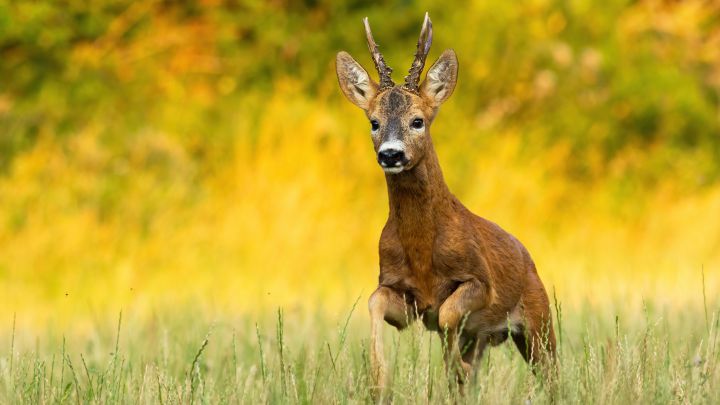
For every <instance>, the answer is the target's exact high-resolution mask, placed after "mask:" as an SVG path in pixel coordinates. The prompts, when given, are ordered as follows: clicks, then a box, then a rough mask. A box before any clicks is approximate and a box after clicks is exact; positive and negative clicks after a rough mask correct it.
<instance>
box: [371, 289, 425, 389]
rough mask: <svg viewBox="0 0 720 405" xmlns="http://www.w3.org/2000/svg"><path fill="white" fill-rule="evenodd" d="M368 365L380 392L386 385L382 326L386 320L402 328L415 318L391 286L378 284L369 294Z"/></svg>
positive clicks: (413, 311) (404, 301)
mask: <svg viewBox="0 0 720 405" xmlns="http://www.w3.org/2000/svg"><path fill="white" fill-rule="evenodd" d="M368 309H369V310H370V367H371V373H372V378H373V381H374V383H375V388H376V389H377V390H378V391H380V392H382V391H384V389H385V387H386V386H387V366H386V364H385V356H384V352H383V350H384V349H383V340H382V330H383V329H382V328H383V323H384V322H387V323H389V324H391V325H393V326H395V327H396V328H398V329H403V328H405V327H407V326H408V324H409V323H410V322H412V321H413V320H414V319H415V310H414V308H412V307H411V305H409V304H408V303H407V301H406V299H405V297H404V296H403V295H401V294H399V293H398V292H397V291H395V290H392V289H391V288H388V287H385V286H380V287H378V288H377V289H376V290H375V292H373V293H372V295H370V299H369V300H368Z"/></svg>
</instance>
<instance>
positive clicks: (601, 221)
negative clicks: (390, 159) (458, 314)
mask: <svg viewBox="0 0 720 405" xmlns="http://www.w3.org/2000/svg"><path fill="white" fill-rule="evenodd" d="M445 3H447V2H443V3H438V2H433V1H419V2H403V1H399V2H393V1H388V2H383V3H382V4H376V5H367V4H364V3H361V2H355V1H346V2H336V1H323V0H321V1H272V2H260V1H249V0H248V1H245V0H241V1H239V2H238V1H210V0H208V1H198V2H186V3H183V4H173V3H168V2H160V1H145V2H130V1H127V0H111V1H106V2H101V3H96V4H85V3H76V2H70V3H68V4H60V3H56V2H51V1H39V2H13V1H4V0H0V78H2V79H0V403H16V402H17V403H194V402H198V403H199V402H202V403H217V402H220V403H223V402H228V403H356V402H371V399H370V396H369V394H370V391H369V389H368V384H367V383H368V372H367V339H368V337H369V330H368V329H369V327H368V317H367V310H366V301H367V298H368V295H369V294H370V293H371V292H372V291H373V289H374V288H375V285H376V283H377V275H378V268H377V261H378V258H377V241H378V237H379V233H380V230H381V229H382V226H383V224H384V221H385V219H386V216H387V194H386V190H385V182H384V178H383V175H382V172H381V170H380V169H379V168H378V166H377V163H376V161H375V158H374V156H373V152H372V145H371V142H370V138H369V135H368V133H369V124H368V123H367V122H366V118H365V117H364V116H363V114H362V112H361V111H359V110H357V109H356V108H355V107H354V106H352V105H350V103H348V102H347V101H346V100H345V99H344V98H343V96H342V94H341V92H340V90H339V88H338V86H337V81H336V78H335V72H334V70H335V67H334V57H335V53H336V52H337V51H339V50H346V51H348V52H350V53H351V54H352V55H353V56H354V57H355V58H356V59H357V60H358V61H359V62H360V63H362V64H363V65H364V66H365V67H366V68H371V67H372V62H371V59H370V57H369V55H368V54H367V47H366V44H365V42H364V36H363V31H362V24H361V19H362V17H365V16H368V17H369V19H370V21H371V23H372V26H373V32H374V34H375V37H376V40H377V41H378V43H379V44H380V46H381V49H382V52H383V53H384V55H385V58H386V60H387V61H388V62H389V64H390V65H391V66H392V67H393V68H394V69H395V72H396V74H395V78H396V80H399V79H400V78H401V75H402V73H404V70H405V69H406V67H407V66H408V65H409V63H410V61H411V60H412V52H413V47H414V44H415V41H416V39H417V34H418V30H419V26H420V22H421V19H422V15H423V13H424V12H425V11H429V13H430V16H431V17H432V19H433V23H434V30H435V42H434V45H433V48H432V51H431V53H430V57H429V59H434V58H436V57H437V56H438V55H439V54H440V52H441V51H442V50H443V49H445V48H450V47H452V48H454V50H455V51H456V53H457V54H458V57H459V61H460V76H459V82H458V86H457V88H456V91H455V94H454V95H453V97H452V98H451V99H450V100H449V101H448V102H447V103H446V105H444V106H443V107H442V109H441V111H440V113H439V116H438V118H437V120H436V122H435V123H434V124H433V127H432V134H433V140H434V144H435V147H436V149H437V152H438V156H439V158H440V162H441V165H442V167H443V170H444V175H445V178H446V181H447V183H448V185H449V187H450V189H451V190H452V191H453V192H454V193H455V194H456V195H457V196H458V197H459V198H460V200H461V201H463V203H464V204H465V205H466V206H467V207H469V208H470V209H471V210H473V211H474V212H476V213H478V214H479V215H481V216H484V217H486V218H488V219H491V220H492V221H494V222H497V223H498V224H500V225H501V226H502V227H503V228H505V229H507V230H508V231H510V232H511V233H513V234H514V235H516V236H517V237H518V238H519V239H520V240H521V241H523V243H524V244H525V245H526V246H527V247H528V250H529V251H530V253H531V254H532V256H533V258H534V260H535V262H536V264H537V267H538V269H539V273H540V276H541V277H542V279H543V281H544V283H545V285H546V287H547V289H548V291H549V292H550V294H551V295H552V301H553V303H554V308H553V312H554V316H555V322H556V327H557V328H558V329H562V330H563V333H562V339H561V349H560V357H559V364H560V377H559V384H558V392H557V393H556V394H555V395H556V397H555V399H558V400H559V402H562V403H628V402H639V403H668V402H673V403H675V402H676V403H713V402H716V401H715V398H720V384H719V383H720V381H718V380H719V379H720V372H719V371H718V370H717V367H716V366H717V365H718V359H719V358H720V357H719V356H720V353H719V350H720V349H718V348H717V340H718V333H719V332H718V331H719V329H718V316H719V315H720V312H719V311H720V301H718V299H717V296H718V293H719V292H720V163H719V162H720V7H719V6H718V5H716V4H715V3H714V2H707V1H697V0H688V1H683V2H669V1H659V0H643V1H633V2H631V1H624V0H610V1H603V2H597V1H570V2H566V1H559V0H558V1H555V0H528V1H521V2H483V1H472V2H469V3H467V4H463V5H462V6H459V5H453V7H449V6H450V5H452V4H445ZM373 73H374V72H373ZM371 74H372V73H371ZM121 313H122V315H120V314H121ZM280 314H282V315H280ZM385 338H386V340H387V345H386V348H387V349H388V353H387V355H388V356H389V359H390V360H391V365H392V370H393V380H394V383H393V386H392V398H391V399H392V400H393V401H394V402H398V403H410V402H429V403H443V402H448V403H450V402H453V401H455V400H459V401H460V402H478V401H480V402H484V403H520V402H525V401H528V400H529V401H530V403H546V402H549V401H550V400H551V398H550V396H549V395H550V393H549V391H548V389H547V387H546V384H545V383H544V382H543V379H542V378H541V377H536V376H534V375H533V374H532V373H531V372H530V371H529V370H528V369H527V367H526V366H524V364H523V363H522V361H521V358H520V356H519V355H518V354H517V353H516V352H515V349H514V348H513V347H512V346H511V345H508V344H505V345H502V346H500V347H498V348H495V349H492V350H490V352H489V353H490V354H489V355H486V356H485V358H483V359H482V361H481V364H479V366H478V371H477V374H476V377H475V378H474V380H473V381H472V382H471V383H470V384H468V387H467V389H466V391H467V392H466V393H465V396H461V397H458V395H459V394H458V393H457V392H456V391H455V390H453V389H452V387H449V386H448V384H447V378H446V377H445V375H444V371H443V367H442V361H441V355H440V347H441V341H440V339H439V338H438V337H437V336H436V335H431V334H429V333H427V332H422V331H420V330H414V329H413V330H410V331H405V332H403V333H397V332H390V331H389V330H388V331H387V332H386V333H385Z"/></svg>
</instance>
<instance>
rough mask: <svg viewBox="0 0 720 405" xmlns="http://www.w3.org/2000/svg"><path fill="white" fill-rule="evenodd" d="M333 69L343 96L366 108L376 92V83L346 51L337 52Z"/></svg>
mask: <svg viewBox="0 0 720 405" xmlns="http://www.w3.org/2000/svg"><path fill="white" fill-rule="evenodd" d="M335 69H336V70H337V77H338V82H339V83H340V88H341V89H342V91H343V93H345V97H347V98H348V100H350V101H351V102H352V103H353V104H355V105H356V106H358V107H360V108H362V109H363V110H367V108H368V106H369V105H370V100H372V99H373V97H375V94H377V91H378V85H377V83H375V82H374V81H373V80H372V79H371V78H370V75H368V73H367V72H366V71H365V69H363V68H362V66H360V64H359V63H357V62H356V61H355V59H353V58H352V56H350V54H349V53H347V52H339V53H338V54H337V59H336V64H335Z"/></svg>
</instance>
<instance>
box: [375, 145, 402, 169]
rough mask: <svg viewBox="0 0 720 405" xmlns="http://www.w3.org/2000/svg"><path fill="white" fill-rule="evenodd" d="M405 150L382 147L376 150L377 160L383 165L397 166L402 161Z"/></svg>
mask: <svg viewBox="0 0 720 405" xmlns="http://www.w3.org/2000/svg"><path fill="white" fill-rule="evenodd" d="M404 161H405V152H404V151H401V150H398V149H383V150H381V151H380V152H378V162H380V165H381V166H383V167H397V166H400V165H402V164H403V163H404Z"/></svg>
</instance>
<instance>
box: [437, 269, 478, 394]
mask: <svg viewBox="0 0 720 405" xmlns="http://www.w3.org/2000/svg"><path fill="white" fill-rule="evenodd" d="M487 298H488V293H487V288H486V287H485V285H484V284H482V283H481V282H480V281H478V280H470V281H466V282H464V283H462V284H460V285H459V286H458V288H457V289H456V290H455V291H454V292H453V293H452V294H450V296H449V297H448V298H447V299H446V300H445V302H443V303H442V305H441V306H440V310H439V311H438V324H439V326H440V333H441V334H442V337H443V338H444V339H445V345H444V347H443V349H444V356H443V357H444V359H445V367H446V369H447V371H448V373H450V374H452V373H453V372H454V373H455V375H456V378H457V381H458V383H460V384H464V383H465V381H466V380H467V377H468V376H469V374H470V372H471V371H472V367H471V365H470V364H471V361H469V360H471V359H473V358H474V357H476V356H477V355H476V351H477V350H479V349H484V348H485V343H486V342H485V341H484V340H477V339H480V338H478V337H473V336H472V335H469V337H468V336H466V337H463V335H464V333H463V332H464V331H463V330H461V329H463V328H464V326H465V325H464V323H465V321H466V319H467V317H468V315H470V314H471V313H472V312H474V311H477V310H479V309H481V308H484V307H485V306H486V305H487ZM473 338H474V339H476V344H477V345H476V346H475V347H473V348H472V352H471V353H468V352H467V351H466V352H465V353H464V354H463V353H461V350H463V347H461V346H464V343H468V339H473Z"/></svg>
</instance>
